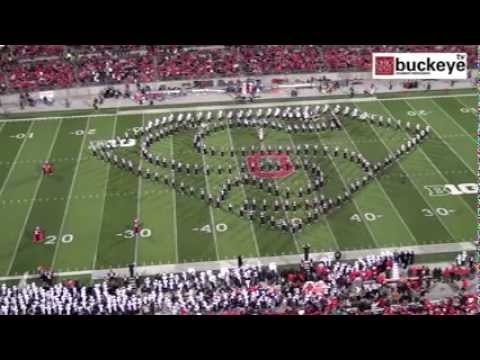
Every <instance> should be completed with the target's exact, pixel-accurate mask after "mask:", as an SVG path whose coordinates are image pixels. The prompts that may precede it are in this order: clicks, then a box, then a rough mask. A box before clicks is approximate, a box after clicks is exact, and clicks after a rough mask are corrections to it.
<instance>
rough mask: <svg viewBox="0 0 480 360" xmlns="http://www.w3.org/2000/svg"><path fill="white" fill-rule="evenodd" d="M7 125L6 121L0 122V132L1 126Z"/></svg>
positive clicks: (0, 130)
mask: <svg viewBox="0 0 480 360" xmlns="http://www.w3.org/2000/svg"><path fill="white" fill-rule="evenodd" d="M5 125H7V122H1V123H0V132H2V130H3V128H4V127H5Z"/></svg>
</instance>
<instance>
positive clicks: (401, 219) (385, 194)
mask: <svg viewBox="0 0 480 360" xmlns="http://www.w3.org/2000/svg"><path fill="white" fill-rule="evenodd" d="M335 117H336V116H335ZM368 125H369V126H370V127H371V126H372V124H370V123H369V122H368ZM342 130H343V131H344V132H345V134H346V135H347V137H348V138H349V139H350V142H351V143H352V145H353V147H354V148H355V150H356V151H357V153H361V151H360V150H359V149H358V147H357V145H356V144H355V142H354V140H353V138H352V137H351V136H350V133H349V132H348V131H347V129H346V128H345V127H343V126H342ZM374 179H375V182H376V183H377V185H378V187H379V188H380V190H382V192H383V195H384V196H385V198H386V199H387V201H388V202H389V203H390V205H391V207H392V209H393V211H394V212H395V214H396V215H397V217H398V218H399V219H400V221H401V222H402V224H403V225H404V226H405V228H406V229H407V232H408V233H409V234H410V236H411V238H412V239H413V240H415V243H417V244H418V241H417V238H416V237H415V235H413V233H412V231H411V230H410V228H409V227H408V225H407V224H406V222H405V220H404V219H403V217H402V215H400V212H399V211H398V209H397V206H396V205H395V204H394V203H393V201H392V199H391V198H390V196H389V195H388V194H387V192H386V191H385V189H384V188H383V185H382V183H381V182H380V180H378V178H377V177H376V176H375V177H374Z"/></svg>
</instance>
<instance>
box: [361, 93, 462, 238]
mask: <svg viewBox="0 0 480 360" xmlns="http://www.w3.org/2000/svg"><path fill="white" fill-rule="evenodd" d="M379 102H380V103H381V104H382V106H383V108H384V109H385V110H386V111H387V112H388V113H389V114H390V115H392V116H393V114H392V113H391V112H390V110H389V109H388V108H387V107H386V106H385V105H383V103H382V102H381V101H379ZM370 126H371V128H372V129H373V132H374V133H375V135H376V136H377V137H378V138H379V139H381V140H382V142H383V145H384V146H385V148H386V149H388V151H389V152H392V151H393V150H392V149H391V148H390V147H389V146H388V145H387V144H386V143H385V141H384V140H383V138H382V137H381V136H380V135H379V134H378V133H377V131H376V130H375V127H373V126H372V125H370ZM427 141H428V140H427ZM396 163H397V164H398V166H399V168H400V169H402V171H403V173H404V174H405V175H406V176H407V178H408V179H409V180H410V182H411V183H412V185H413V186H414V187H415V189H416V190H417V192H418V193H419V194H420V196H421V197H422V198H423V201H425V203H426V204H428V205H429V206H430V208H432V209H434V208H435V206H432V204H431V203H430V201H429V200H428V198H427V197H426V196H425V195H424V194H423V193H422V189H421V188H419V186H418V184H417V183H416V182H415V181H414V180H413V179H412V178H411V177H410V174H409V172H408V171H407V170H405V168H404V167H403V166H402V163H401V161H398V160H397V161H396ZM435 217H436V218H437V220H438V221H439V223H440V224H442V226H443V227H444V229H445V230H446V231H447V233H448V234H449V235H450V237H451V238H452V239H453V240H455V236H453V234H452V232H451V231H450V229H449V228H448V227H447V225H446V224H445V223H444V222H443V221H442V218H441V216H440V215H438V214H437V213H436V212H435Z"/></svg>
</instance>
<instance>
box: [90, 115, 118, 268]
mask: <svg viewBox="0 0 480 360" xmlns="http://www.w3.org/2000/svg"><path fill="white" fill-rule="evenodd" d="M117 122H118V116H115V120H114V121H113V133H112V137H111V138H112V139H113V138H115V133H116V131H117ZM106 166H107V175H106V179H105V189H104V190H103V206H102V212H101V214H102V215H101V216H102V217H101V219H100V226H99V227H98V234H97V246H96V247H95V253H94V254H93V260H92V269H95V267H96V266H97V255H98V245H99V244H100V235H101V234H102V225H103V217H104V213H105V203H106V202H107V190H108V180H109V178H110V169H111V168H112V164H110V163H108V164H107V165H106Z"/></svg>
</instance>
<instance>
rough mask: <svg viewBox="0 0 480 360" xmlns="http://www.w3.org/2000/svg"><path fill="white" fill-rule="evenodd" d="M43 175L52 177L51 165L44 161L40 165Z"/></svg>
mask: <svg viewBox="0 0 480 360" xmlns="http://www.w3.org/2000/svg"><path fill="white" fill-rule="evenodd" d="M42 171H43V175H53V165H52V164H50V163H49V162H48V161H45V162H44V163H43V165H42Z"/></svg>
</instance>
